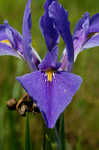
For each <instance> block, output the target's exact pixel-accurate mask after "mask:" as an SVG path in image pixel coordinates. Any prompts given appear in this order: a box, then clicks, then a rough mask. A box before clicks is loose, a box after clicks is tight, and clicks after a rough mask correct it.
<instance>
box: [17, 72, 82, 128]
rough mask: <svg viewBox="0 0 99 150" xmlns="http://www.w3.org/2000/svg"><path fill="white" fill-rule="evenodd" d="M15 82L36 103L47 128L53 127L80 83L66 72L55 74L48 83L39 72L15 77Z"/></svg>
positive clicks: (44, 75) (77, 78) (78, 79)
mask: <svg viewBox="0 0 99 150" xmlns="http://www.w3.org/2000/svg"><path fill="white" fill-rule="evenodd" d="M17 80H18V81H19V82H20V83H21V85H22V86H23V87H24V89H25V90H26V92H27V93H28V94H29V96H30V97H31V98H32V99H33V100H34V101H35V102H36V103H37V106H38V107H39V109H40V111H41V112H42V114H43V117H44V119H45V122H46V125H47V127H48V128H53V127H54V126H55V123H56V120H57V119H58V117H59V116H60V114H61V113H62V112H63V111H64V109H65V108H66V107H67V106H68V105H69V103H70V102H71V100H72V97H73V95H74V94H75V93H76V91H77V90H78V89H79V87H80V85H81V82H82V79H81V78H80V77H79V76H77V75H74V74H71V73H68V72H56V73H55V74H54V75H53V78H52V81H51V82H49V81H48V80H47V75H46V74H45V73H44V72H40V71H35V72H33V73H31V74H27V75H24V76H22V77H17Z"/></svg>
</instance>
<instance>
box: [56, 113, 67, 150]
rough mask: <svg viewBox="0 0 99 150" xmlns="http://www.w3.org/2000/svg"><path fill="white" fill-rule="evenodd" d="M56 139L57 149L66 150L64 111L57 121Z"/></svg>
mask: <svg viewBox="0 0 99 150" xmlns="http://www.w3.org/2000/svg"><path fill="white" fill-rule="evenodd" d="M56 141H57V150H65V137H64V113H63V114H62V115H61V116H60V118H59V119H58V121H57V123H56Z"/></svg>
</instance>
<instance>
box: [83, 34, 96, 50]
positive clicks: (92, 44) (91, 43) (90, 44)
mask: <svg viewBox="0 0 99 150" xmlns="http://www.w3.org/2000/svg"><path fill="white" fill-rule="evenodd" d="M96 46H99V33H96V34H94V36H92V37H91V38H89V39H88V40H87V41H86V42H85V43H84V45H83V47H82V48H83V50H84V49H87V48H92V47H96Z"/></svg>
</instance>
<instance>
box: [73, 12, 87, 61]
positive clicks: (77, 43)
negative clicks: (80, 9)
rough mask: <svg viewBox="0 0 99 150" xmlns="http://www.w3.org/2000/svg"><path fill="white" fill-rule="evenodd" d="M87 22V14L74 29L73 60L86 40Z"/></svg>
mask: <svg viewBox="0 0 99 150" xmlns="http://www.w3.org/2000/svg"><path fill="white" fill-rule="evenodd" d="M89 21H90V17H89V13H85V14H84V16H83V17H82V18H81V19H80V21H79V22H78V23H77V25H76V27H75V30H74V35H73V45H74V60H75V59H76V57H77V55H78V54H79V52H80V51H81V49H82V45H83V43H84V42H85V40H86V33H87V31H88V29H89Z"/></svg>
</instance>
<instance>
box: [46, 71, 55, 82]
mask: <svg viewBox="0 0 99 150" xmlns="http://www.w3.org/2000/svg"><path fill="white" fill-rule="evenodd" d="M45 73H46V75H47V79H48V81H49V82H51V81H52V77H53V74H54V71H53V70H47V71H46V72H45Z"/></svg>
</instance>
